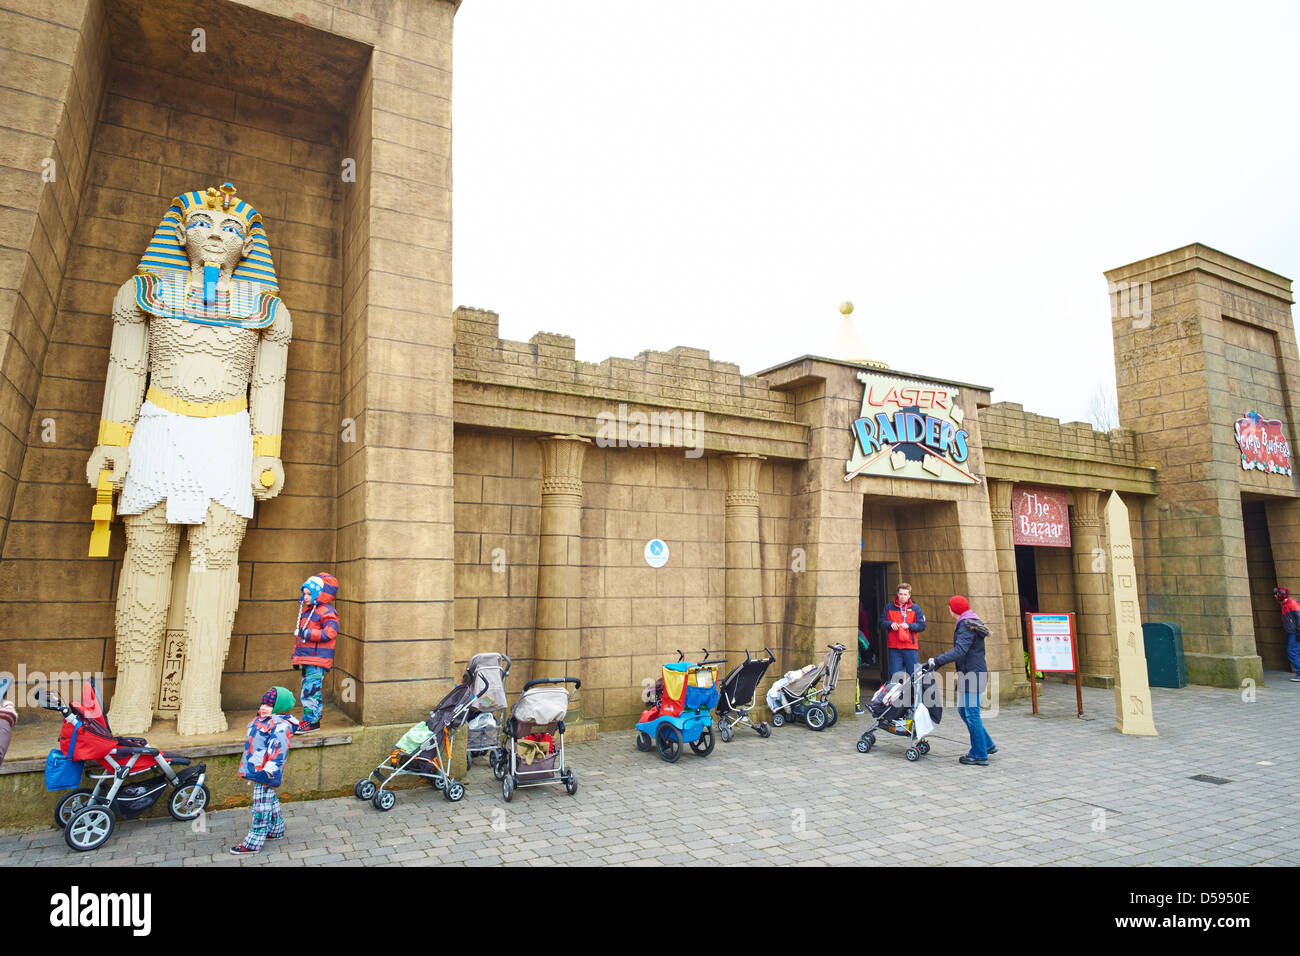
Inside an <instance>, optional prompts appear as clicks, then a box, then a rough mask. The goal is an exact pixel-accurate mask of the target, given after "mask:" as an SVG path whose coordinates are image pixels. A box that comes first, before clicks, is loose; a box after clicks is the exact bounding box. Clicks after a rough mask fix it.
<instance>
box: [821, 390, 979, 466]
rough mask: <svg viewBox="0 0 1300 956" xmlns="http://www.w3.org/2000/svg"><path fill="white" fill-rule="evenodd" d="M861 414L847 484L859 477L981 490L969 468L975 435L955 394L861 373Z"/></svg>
mask: <svg viewBox="0 0 1300 956" xmlns="http://www.w3.org/2000/svg"><path fill="white" fill-rule="evenodd" d="M858 381H860V382H861V383H862V414H861V415H860V416H859V417H858V418H857V420H856V421H854V422H853V456H852V457H851V458H850V459H849V460H848V462H847V464H846V465H845V469H844V470H845V475H844V480H845V481H852V480H853V479H854V478H855V477H857V476H858V475H879V476H885V477H890V478H920V479H924V480H927V481H947V482H955V483H957V484H963V485H971V484H978V483H979V479H978V478H976V477H975V476H974V475H973V474H971V473H970V471H969V470H968V469H967V468H966V466H965V463H966V460H967V459H968V458H969V457H970V435H969V434H968V433H967V432H966V430H965V429H964V428H962V427H961V425H962V421H963V420H964V419H965V413H964V412H963V411H962V408H961V406H960V405H958V404H957V400H958V397H959V393H958V391H957V389H956V388H952V387H949V386H945V385H940V384H937V383H935V382H919V381H912V380H909V379H902V378H894V377H892V376H888V375H880V374H877V373H875V372H859V373H858Z"/></svg>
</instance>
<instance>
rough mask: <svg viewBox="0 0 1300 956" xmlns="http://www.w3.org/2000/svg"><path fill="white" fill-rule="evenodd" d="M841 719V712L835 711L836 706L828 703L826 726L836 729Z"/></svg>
mask: <svg viewBox="0 0 1300 956" xmlns="http://www.w3.org/2000/svg"><path fill="white" fill-rule="evenodd" d="M839 719H840V712H839V711H838V710H836V709H835V705H834V704H832V703H829V702H828V703H827V704H826V726H827V727H834V726H835V721H837V720H839Z"/></svg>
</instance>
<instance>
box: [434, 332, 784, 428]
mask: <svg viewBox="0 0 1300 956" xmlns="http://www.w3.org/2000/svg"><path fill="white" fill-rule="evenodd" d="M454 321H455V327H456V359H455V377H456V378H457V379H458V380H460V381H468V382H483V383H490V384H497V385H516V386H525V387H529V386H531V387H536V388H545V389H551V390H556V389H559V390H563V391H567V392H571V393H574V394H580V395H588V396H591V397H598V398H601V399H606V400H609V399H612V400H617V401H628V402H634V403H640V404H650V405H668V406H673V407H681V408H694V409H700V410H703V411H712V412H717V413H720V414H728V415H741V416H744V417H748V418H760V419H768V420H773V421H792V420H793V419H794V406H793V403H792V402H791V400H790V399H789V397H788V396H787V395H786V394H784V393H782V392H780V391H776V390H773V389H772V388H771V387H770V386H769V384H768V383H767V381H766V380H765V379H762V378H760V377H758V376H756V375H742V374H741V372H740V366H739V365H737V364H736V363H734V362H722V361H718V360H716V359H713V358H711V357H710V356H709V353H708V351H707V350H705V349H695V348H688V347H686V346H677V347H676V348H672V349H669V350H668V351H666V352H659V351H654V350H646V351H644V352H640V353H638V354H637V356H636V357H635V358H619V357H610V358H607V359H605V360H604V361H602V362H583V361H579V360H578V359H577V357H576V353H575V348H574V340H573V338H572V337H571V336H568V335H559V334H557V333H553V332H538V333H537V334H536V335H534V336H533V337H532V338H530V339H529V340H528V341H527V342H516V341H512V340H510V339H503V338H501V337H500V326H499V316H498V315H497V313H496V312H492V311H490V310H487V309H475V308H466V307H461V308H458V309H456V311H455V313H454Z"/></svg>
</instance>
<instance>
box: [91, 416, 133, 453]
mask: <svg viewBox="0 0 1300 956" xmlns="http://www.w3.org/2000/svg"><path fill="white" fill-rule="evenodd" d="M133 431H135V426H134V425H123V424H122V423H121V422H110V421H105V420H104V419H102V418H101V419H100V420H99V440H98V441H96V442H95V444H97V445H116V446H117V447H119V448H125V447H126V446H127V445H129V444H131V433H132V432H133Z"/></svg>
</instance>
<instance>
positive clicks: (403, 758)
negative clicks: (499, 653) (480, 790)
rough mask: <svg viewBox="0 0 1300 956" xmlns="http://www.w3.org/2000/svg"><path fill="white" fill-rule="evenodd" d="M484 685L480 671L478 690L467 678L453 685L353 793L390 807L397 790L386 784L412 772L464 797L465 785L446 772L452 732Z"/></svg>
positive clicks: (449, 796) (448, 795)
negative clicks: (463, 681)
mask: <svg viewBox="0 0 1300 956" xmlns="http://www.w3.org/2000/svg"><path fill="white" fill-rule="evenodd" d="M486 689H487V678H486V677H483V676H481V675H480V676H479V677H478V690H477V693H476V692H475V689H474V685H473V684H471V683H470V682H468V681H466V682H465V683H463V684H457V685H456V686H455V687H454V688H452V691H451V693H449V694H448V695H447V696H446V697H444V698H443V699H442V700H440V701H439V702H438V706H437V707H435V708H433V711H432V712H431V713H430V714H429V716H428V717H427V718H426V719H425V720H422V721H421V722H420V723H418V724H416V725H415V726H414V727H412V728H411V729H410V730H408V731H407V732H406V733H404V734H403V735H402V737H401V739H400V740H398V741H397V745H396V746H395V747H394V748H393V752H392V753H391V754H389V755H388V759H387V760H385V761H384V762H383V763H381V764H380V765H379V766H378V767H376V768H375V769H374V770H372V771H370V775H369V776H368V777H365V778H364V779H361V780H358V781H357V782H356V784H355V785H354V786H353V787H352V794H353V796H355V797H356V798H357V799H358V800H369V801H370V805H371V806H373V807H374V808H375V809H376V810H391V809H393V804H395V803H397V794H395V793H394V792H393V791H392V790H390V789H388V785H389V784H391V783H392V782H393V780H395V779H396V778H397V777H403V776H411V777H421V778H423V779H425V780H428V781H429V783H430V784H432V785H433V788H434V789H435V790H441V791H442V795H443V796H444V797H446V798H447V799H448V800H450V801H452V802H453V803H455V802H456V801H457V800H460V799H461V798H462V797H464V796H465V785H464V784H463V783H461V782H460V781H458V780H453V779H452V778H451V775H450V774H449V773H448V772H447V768H448V767H450V766H451V758H452V743H451V741H452V735H453V734H455V733H456V731H458V730H460V727H461V725H462V724H463V723H465V718H466V717H468V716H469V711H470V706H471V705H472V704H473V703H474V700H475V699H476V698H478V697H480V696H482V694H483V693H484V691H485V690H486ZM444 751H445V753H444Z"/></svg>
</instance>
